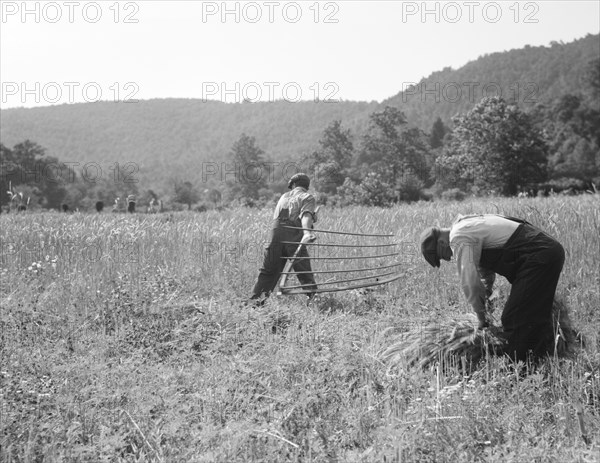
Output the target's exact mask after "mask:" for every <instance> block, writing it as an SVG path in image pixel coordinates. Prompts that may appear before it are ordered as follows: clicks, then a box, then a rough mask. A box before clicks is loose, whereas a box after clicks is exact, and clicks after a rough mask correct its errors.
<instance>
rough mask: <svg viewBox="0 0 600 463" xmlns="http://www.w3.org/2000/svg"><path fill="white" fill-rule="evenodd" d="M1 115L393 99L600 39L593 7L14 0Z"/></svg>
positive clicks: (2, 69) (3, 9) (1, 56)
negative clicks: (165, 101) (534, 49)
mask: <svg viewBox="0 0 600 463" xmlns="http://www.w3.org/2000/svg"><path fill="white" fill-rule="evenodd" d="M0 13H1V17H0V90H1V95H0V108H2V109H6V108H12V107H19V106H24V107H35V106H48V105H51V104H64V103H67V104H71V103H81V102H93V101H100V100H102V101H115V102H119V103H126V102H134V101H137V100H146V99H152V98H197V99H203V100H220V101H226V102H230V103H235V102H241V101H244V100H247V101H273V100H279V99H285V100H287V101H291V102H294V101H300V100H320V101H338V100H354V101H378V102H380V101H382V100H384V99H386V98H389V97H391V96H393V95H395V94H397V93H398V92H399V91H401V90H402V89H404V88H406V87H407V86H408V85H410V83H415V82H418V81H419V80H420V79H421V78H423V77H427V76H428V75H430V74H431V73H432V72H435V71H439V70H441V69H443V68H444V67H447V66H450V67H452V68H455V69H456V68H459V67H461V66H463V65H464V64H466V63H467V62H469V61H472V60H475V59H477V58H478V57H479V56H482V55H484V54H488V53H494V52H500V51H505V50H510V49H514V48H522V47H523V46H525V45H531V46H539V45H545V46H547V45H549V44H550V42H552V41H557V42H561V41H562V42H565V43H566V42H571V41H573V40H575V39H578V38H582V37H584V36H586V35H587V34H598V33H599V32H600V2H599V1H597V0H591V1H556V0H555V1H535V2H533V1H511V0H509V1H497V2H493V1H489V2H488V1H464V2H461V1H457V2H451V1H450V2H447V1H444V2H422V1H415V2H413V1H356V0H354V1H318V2H317V1H311V0H308V1H298V2H288V1H268V0H267V1H263V2H261V1H256V2H246V1H241V2H236V1H233V2H222V1H215V2H211V1H209V2H201V1H191V0H190V1H147V0H142V1H116V0H108V1H96V2H93V1H79V0H78V1H75V0H72V1H54V2H53V1H28V2H23V1H6V0H1V1H0Z"/></svg>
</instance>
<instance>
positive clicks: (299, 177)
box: [288, 173, 310, 190]
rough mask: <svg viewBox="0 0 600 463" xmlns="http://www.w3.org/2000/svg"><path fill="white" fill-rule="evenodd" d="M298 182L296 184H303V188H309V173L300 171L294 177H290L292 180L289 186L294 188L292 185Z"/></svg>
mask: <svg viewBox="0 0 600 463" xmlns="http://www.w3.org/2000/svg"><path fill="white" fill-rule="evenodd" d="M294 183H295V184H296V186H301V187H302V188H306V189H307V190H308V187H309V186H310V179H309V178H308V175H306V174H303V173H298V174H295V175H293V176H292V178H290V181H289V182H288V188H289V189H290V190H291V189H292V185H293V184H294Z"/></svg>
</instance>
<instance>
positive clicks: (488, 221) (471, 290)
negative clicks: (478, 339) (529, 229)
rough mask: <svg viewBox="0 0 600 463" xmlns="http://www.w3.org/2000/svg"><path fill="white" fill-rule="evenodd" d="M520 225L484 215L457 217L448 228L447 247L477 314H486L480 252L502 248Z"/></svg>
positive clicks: (498, 217)
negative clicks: (454, 259) (449, 248)
mask: <svg viewBox="0 0 600 463" xmlns="http://www.w3.org/2000/svg"><path fill="white" fill-rule="evenodd" d="M519 225H520V224H519V223H518V222H513V221H512V220H509V219H506V218H504V217H501V216H498V215H493V214H483V215H476V216H466V217H464V218H463V217H461V216H459V218H458V219H457V221H456V222H454V224H453V225H452V227H451V228H450V247H451V248H452V253H453V254H454V255H455V256H456V264H457V270H458V276H459V278H460V284H461V286H462V288H463V291H464V293H465V296H466V298H467V301H468V302H469V304H471V305H472V306H473V308H474V309H475V312H477V313H481V312H485V296H486V294H485V293H486V289H485V286H484V285H483V283H482V282H481V279H482V278H485V277H486V276H487V273H489V271H488V272H486V271H485V269H481V268H480V267H479V260H480V259H481V251H482V250H483V249H497V248H501V247H503V246H504V245H505V244H506V242H507V241H508V239H509V238H510V237H511V235H512V234H513V233H514V232H515V230H516V229H517V227H518V226H519ZM492 282H493V278H492Z"/></svg>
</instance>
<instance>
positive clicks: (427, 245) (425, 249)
mask: <svg viewBox="0 0 600 463" xmlns="http://www.w3.org/2000/svg"><path fill="white" fill-rule="evenodd" d="M439 236H440V229H439V228H436V227H429V228H427V229H426V230H423V233H421V238H420V241H421V252H422V253H423V257H425V260H426V261H427V262H429V265H431V266H432V267H439V266H440V256H439V255H438V253H437V241H438V238H439Z"/></svg>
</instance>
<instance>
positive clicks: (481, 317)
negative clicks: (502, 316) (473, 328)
mask: <svg viewBox="0 0 600 463" xmlns="http://www.w3.org/2000/svg"><path fill="white" fill-rule="evenodd" d="M477 318H478V319H479V324H478V326H477V329H478V330H483V329H484V328H488V327H489V326H490V323H489V321H488V319H487V317H486V316H485V314H484V313H478V314H477Z"/></svg>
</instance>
